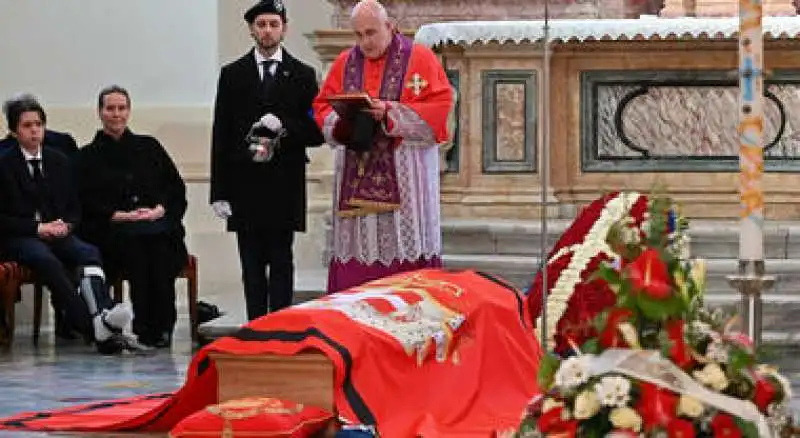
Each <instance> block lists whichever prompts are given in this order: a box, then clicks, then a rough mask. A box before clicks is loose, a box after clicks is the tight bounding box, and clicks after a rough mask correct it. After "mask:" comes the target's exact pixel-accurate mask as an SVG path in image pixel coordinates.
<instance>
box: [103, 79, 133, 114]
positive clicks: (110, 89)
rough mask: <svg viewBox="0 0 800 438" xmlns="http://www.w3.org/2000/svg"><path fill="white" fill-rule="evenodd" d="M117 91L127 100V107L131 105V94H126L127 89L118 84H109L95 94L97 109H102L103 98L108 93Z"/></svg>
mask: <svg viewBox="0 0 800 438" xmlns="http://www.w3.org/2000/svg"><path fill="white" fill-rule="evenodd" d="M114 93H119V94H121V95H123V96H125V100H126V101H127V102H128V108H130V106H131V95H130V94H128V90H126V89H124V88H122V87H120V86H119V85H109V86H107V87H105V88H103V89H102V90H100V95H99V96H97V109H99V110H101V109H103V100H104V99H105V98H106V96H108V95H109V94H114Z"/></svg>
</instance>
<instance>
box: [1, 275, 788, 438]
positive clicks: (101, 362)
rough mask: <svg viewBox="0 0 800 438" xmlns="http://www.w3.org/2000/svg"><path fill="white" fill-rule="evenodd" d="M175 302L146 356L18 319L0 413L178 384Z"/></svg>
mask: <svg viewBox="0 0 800 438" xmlns="http://www.w3.org/2000/svg"><path fill="white" fill-rule="evenodd" d="M321 281H322V278H320V276H319V273H310V274H307V275H301V276H300V278H299V279H298V286H300V288H301V289H305V290H306V293H308V290H312V289H315V288H317V287H318V286H319V284H321V283H320V282H321ZM239 297H240V295H239V294H238V292H235V293H227V294H216V295H208V294H204V295H203V296H201V299H203V300H204V301H208V302H211V303H214V304H217V305H218V306H219V307H220V308H221V309H222V310H223V311H225V312H227V315H226V316H225V317H224V318H221V319H220V320H218V321H217V322H216V323H215V324H212V325H211V326H210V327H207V330H206V331H207V332H209V330H210V332H214V331H217V332H224V331H226V330H231V329H232V328H234V327H236V326H238V324H240V323H241V322H243V320H244V316H243V315H244V309H243V304H242V303H241V300H240V298H239ZM179 303H180V304H179V315H180V316H179V321H178V327H177V329H176V334H175V342H174V345H173V347H172V349H171V351H161V352H158V353H156V354H153V355H149V356H127V357H102V356H99V355H97V354H95V353H94V352H93V350H92V349H91V348H89V347H87V346H85V345H82V343H81V342H77V343H61V342H59V343H57V344H56V343H55V341H54V339H53V335H52V332H51V330H50V328H49V327H47V328H46V330H45V331H44V332H43V335H42V339H41V340H40V345H39V347H38V348H34V346H33V344H32V340H31V327H30V326H25V325H23V326H22V327H20V328H19V330H18V333H17V335H16V339H15V342H14V345H13V346H12V348H11V349H10V351H7V352H0V390H1V391H2V396H0V416H7V415H11V414H15V413H19V412H22V411H32V410H42V409H50V408H59V407H65V406H70V405H74V404H77V403H86V402H92V401H97V400H106V399H113V398H120V397H128V396H134V395H140V394H150V393H156V392H164V391H173V390H175V389H177V388H179V387H180V386H181V385H182V384H183V382H184V379H185V373H186V369H187V367H188V364H189V362H190V360H191V355H192V346H191V341H190V339H189V324H188V318H187V316H186V315H187V314H186V311H185V306H184V305H182V301H179ZM799 351H800V349H799V348H797V345H784V346H783V347H780V348H776V349H775V350H774V352H773V353H774V357H775V359H774V360H772V362H773V363H775V364H776V365H779V366H780V367H781V369H782V371H783V372H784V373H785V374H786V375H787V377H789V378H790V379H791V380H792V382H794V384H795V391H794V392H795V394H798V395H800V355H798V354H797V353H798V352H799ZM793 407H794V409H795V412H798V413H799V414H800V397H795V400H794V402H793ZM45 436H54V435H53V434H34V433H29V432H24V433H12V432H4V431H0V437H13V438H21V437H45ZM92 436H98V435H92ZM102 436H104V437H109V436H113V435H102ZM127 436H130V435H127Z"/></svg>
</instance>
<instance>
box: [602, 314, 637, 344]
mask: <svg viewBox="0 0 800 438" xmlns="http://www.w3.org/2000/svg"><path fill="white" fill-rule="evenodd" d="M631 316H633V312H631V311H630V310H629V309H623V308H619V307H615V308H613V309H611V311H610V312H609V313H608V320H607V321H606V326H605V328H604V329H603V332H602V333H600V346H602V347H603V348H628V347H629V345H628V344H627V343H626V342H625V340H624V339H622V336H621V335H620V332H619V325H620V324H622V323H623V322H628V321H630V319H631Z"/></svg>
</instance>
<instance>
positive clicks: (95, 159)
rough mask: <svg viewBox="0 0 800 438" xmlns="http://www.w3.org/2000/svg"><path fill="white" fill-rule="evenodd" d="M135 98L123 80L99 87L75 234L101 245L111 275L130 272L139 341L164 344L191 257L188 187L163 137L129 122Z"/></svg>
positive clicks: (81, 172)
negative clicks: (178, 282) (187, 225)
mask: <svg viewBox="0 0 800 438" xmlns="http://www.w3.org/2000/svg"><path fill="white" fill-rule="evenodd" d="M130 103H131V101H130V95H129V94H128V91H127V90H125V89H124V88H122V87H120V86H117V85H112V86H110V87H106V88H104V89H103V90H102V91H100V96H99V97H98V100H97V110H98V114H99V116H100V120H101V122H102V124H103V129H101V130H99V131H98V132H97V134H96V135H95V137H94V140H92V142H91V143H89V144H88V145H86V146H85V147H83V148H81V150H80V152H79V154H78V159H77V168H78V172H77V174H78V186H79V191H80V198H81V202H82V204H83V212H84V220H83V226H81V228H80V229H79V231H78V234H79V235H80V236H81V237H83V238H85V239H86V240H87V241H89V242H91V243H93V244H95V245H97V246H98V247H99V248H100V250H101V252H102V254H103V258H104V260H105V267H106V271H107V272H108V273H109V276H111V277H112V278H117V276H119V275H121V274H122V273H124V274H126V278H127V279H128V283H129V284H130V287H131V289H130V291H131V302H132V303H133V332H134V333H135V334H136V335H137V336H138V339H139V342H141V343H142V344H144V345H146V346H151V347H155V348H166V347H169V346H170V345H171V344H172V332H173V329H174V327H175V321H176V320H177V312H176V310H175V279H176V278H177V277H178V274H179V273H180V272H181V270H182V269H183V267H184V266H185V265H186V260H187V259H188V257H189V255H188V253H187V250H186V245H185V244H184V241H183V239H184V236H185V234H186V233H185V231H184V227H183V223H182V221H183V216H184V214H185V213H186V206H187V202H186V185H185V184H184V182H183V179H182V178H181V175H180V174H179V173H178V169H177V168H176V167H175V163H174V162H173V161H172V159H171V158H170V156H169V154H168V153H167V151H166V150H165V149H164V147H163V146H162V145H161V143H159V142H158V140H156V139H155V138H153V137H151V136H149V135H139V134H134V133H133V132H131V130H130V129H129V128H128V118H129V116H130V111H131V105H130Z"/></svg>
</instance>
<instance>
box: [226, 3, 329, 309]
mask: <svg viewBox="0 0 800 438" xmlns="http://www.w3.org/2000/svg"><path fill="white" fill-rule="evenodd" d="M244 18H245V21H246V22H247V24H248V27H249V29H250V34H251V36H252V37H253V40H254V41H255V47H254V48H253V49H252V50H250V51H249V52H248V53H247V54H245V55H244V56H242V57H241V58H239V59H238V60H236V61H234V62H232V63H230V64H228V65H226V66H224V67H223V68H222V71H221V73H220V77H219V83H218V86H217V98H216V105H215V108H214V127H213V139H212V148H211V152H212V153H211V194H210V202H211V205H212V208H213V209H214V212H215V214H216V215H217V216H219V217H220V218H222V219H227V222H228V230H229V231H234V232H236V237H237V242H238V245H239V257H240V260H241V266H242V280H243V283H244V291H245V301H246V303H247V316H248V318H249V319H251V320H252V319H255V318H258V317H260V316H262V315H264V314H266V313H268V312H270V311H277V310H280V309H282V308H284V307H287V306H289V305H291V303H292V294H293V290H294V260H293V259H294V256H293V254H292V245H293V243H294V233H295V232H298V231H299V232H302V231H305V226H306V180H305V167H306V163H307V162H308V158H307V156H306V150H305V148H306V147H312V146H319V145H320V144H322V143H323V142H324V139H323V137H322V133H321V132H320V131H319V128H318V127H317V126H316V124H315V123H314V120H313V119H312V117H311V102H312V100H313V99H314V97H315V96H316V94H317V92H318V85H317V79H316V73H315V71H314V69H313V68H311V67H310V66H308V65H306V64H304V63H302V62H301V61H299V60H298V59H296V58H294V57H293V56H291V55H290V54H289V53H288V52H287V51H286V50H285V49H284V48H283V47H282V46H281V41H282V40H283V37H284V35H285V33H286V29H287V28H286V8H285V6H284V4H283V2H282V0H266V1H261V2H259V3H257V4H256V5H255V6H253V7H252V8H250V9H249V10H248V11H247V12H246V13H245V14H244ZM251 129H253V131H251ZM259 131H261V134H258V135H256V136H255V137H258V136H261V140H262V143H267V146H266V148H265V147H264V145H259V144H258V143H254V144H250V145H249V143H251V141H252V140H246V137H247V138H248V139H252V138H253V137H254V136H250V135H248V133H258V132H259ZM276 139H277V140H278V141H280V146H279V147H277V148H276V150H275V151H274V155H272V151H271V149H270V148H271V147H272V146H274V145H275V141H276ZM267 269H269V275H267Z"/></svg>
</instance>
